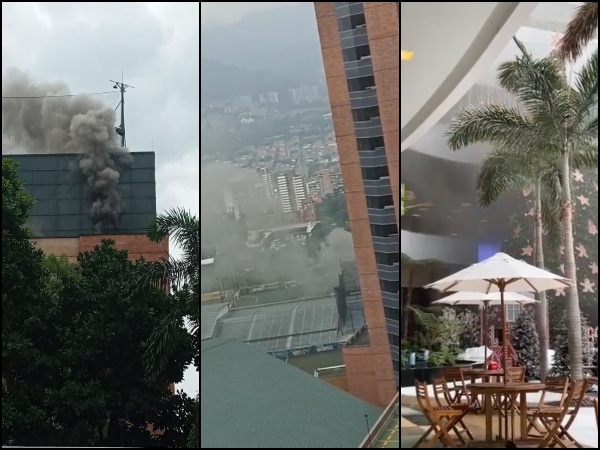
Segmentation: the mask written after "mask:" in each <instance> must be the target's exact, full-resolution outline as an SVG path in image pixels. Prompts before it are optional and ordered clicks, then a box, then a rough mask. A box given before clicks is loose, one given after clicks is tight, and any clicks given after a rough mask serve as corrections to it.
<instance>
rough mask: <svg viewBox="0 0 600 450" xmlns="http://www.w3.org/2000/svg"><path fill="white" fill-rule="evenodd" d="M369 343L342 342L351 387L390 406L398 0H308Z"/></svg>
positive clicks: (396, 272)
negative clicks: (311, 4)
mask: <svg viewBox="0 0 600 450" xmlns="http://www.w3.org/2000/svg"><path fill="white" fill-rule="evenodd" d="M314 6H315V13H316V19H317V25H318V30H319V37H320V41H321V49H322V56H323V62H324V67H325V75H326V80H327V87H328V93H329V101H330V104H331V113H332V120H333V126H334V130H335V135H336V140H337V147H338V154H339V161H340V169H341V174H342V177H343V179H344V192H345V196H346V203H347V206H348V217H349V222H350V228H351V231H352V238H353V244H354V253H355V256H356V262H357V272H358V279H359V282H360V287H361V291H362V299H363V308H364V316H365V320H366V323H367V329H368V342H367V343H366V344H364V345H359V346H358V345H357V346H346V347H345V348H344V349H343V354H344V363H345V365H346V373H347V375H348V387H349V391H350V392H351V393H353V394H354V395H357V396H359V397H361V398H363V399H364V400H366V401H369V402H371V403H373V404H377V405H380V406H382V407H383V406H385V405H387V404H388V403H389V402H390V401H391V400H392V398H393V397H394V396H395V395H396V392H397V389H398V388H399V384H400V380H399V371H400V348H399V347H400V266H399V260H400V245H399V239H398V238H399V233H398V229H399V223H400V186H399V184H400V183H399V179H400V177H399V158H400V156H399V153H400V152H399V122H400V120H399V117H398V116H399V114H400V112H399V111H400V106H399V103H400V102H399V100H400V98H399V92H400V89H399V84H400V81H399V80H400V54H399V51H400V49H399V47H400V36H399V31H400V30H399V26H400V20H399V8H398V6H399V5H398V3H397V2H315V3H314Z"/></svg>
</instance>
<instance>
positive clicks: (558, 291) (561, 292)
mask: <svg viewBox="0 0 600 450" xmlns="http://www.w3.org/2000/svg"><path fill="white" fill-rule="evenodd" d="M554 295H556V296H557V297H566V296H567V293H566V291H565V290H564V289H556V290H555V291H554Z"/></svg>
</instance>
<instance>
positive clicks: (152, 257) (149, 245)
mask: <svg viewBox="0 0 600 450" xmlns="http://www.w3.org/2000/svg"><path fill="white" fill-rule="evenodd" d="M102 239H112V240H113V241H115V244H116V248H117V249H119V250H127V251H128V252H129V258H130V259H131V260H137V259H139V258H140V257H141V256H143V257H144V259H145V260H146V261H158V260H160V259H161V258H167V257H168V256H169V241H168V239H165V240H164V241H163V242H161V243H160V244H156V243H154V242H151V241H150V240H149V239H148V238H147V237H146V236H145V235H142V234H129V235H110V236H103V235H91V236H80V237H79V238H35V239H33V240H32V241H33V242H34V244H35V245H36V247H38V248H39V249H41V250H43V251H44V252H45V253H49V254H53V255H58V256H67V257H68V258H69V259H70V260H71V261H74V260H75V259H76V258H77V255H78V254H79V253H80V252H85V251H91V250H93V249H94V246H95V245H97V244H99V243H100V241H101V240H102Z"/></svg>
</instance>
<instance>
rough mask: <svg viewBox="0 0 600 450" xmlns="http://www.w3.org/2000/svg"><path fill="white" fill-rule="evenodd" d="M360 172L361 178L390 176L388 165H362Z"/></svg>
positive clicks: (375, 178)
mask: <svg viewBox="0 0 600 450" xmlns="http://www.w3.org/2000/svg"><path fill="white" fill-rule="evenodd" d="M361 172H362V179H363V180H379V179H380V178H383V177H389V176H390V171H389V169H388V166H378V167H363V168H362V169H361Z"/></svg>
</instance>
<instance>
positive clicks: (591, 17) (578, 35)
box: [558, 2, 598, 61]
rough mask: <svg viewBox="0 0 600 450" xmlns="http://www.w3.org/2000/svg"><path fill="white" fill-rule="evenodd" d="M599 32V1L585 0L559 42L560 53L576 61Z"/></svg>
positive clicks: (565, 57) (563, 56)
mask: <svg viewBox="0 0 600 450" xmlns="http://www.w3.org/2000/svg"><path fill="white" fill-rule="evenodd" d="M597 33H598V2H583V3H581V4H580V5H579V6H578V7H577V11H576V12H575V17H573V19H572V20H571V21H570V22H569V24H568V25H567V30H566V32H565V34H564V35H563V37H562V39H561V40H560V42H559V45H558V52H559V55H560V56H561V57H562V58H563V59H569V60H571V61H575V60H576V59H577V58H579V57H580V56H581V55H582V54H583V51H584V50H585V47H586V45H587V44H588V43H589V42H591V41H592V39H594V38H595V37H596V35H597Z"/></svg>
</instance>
